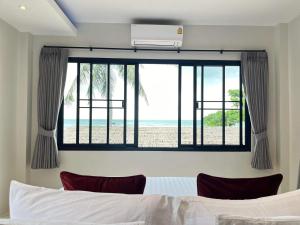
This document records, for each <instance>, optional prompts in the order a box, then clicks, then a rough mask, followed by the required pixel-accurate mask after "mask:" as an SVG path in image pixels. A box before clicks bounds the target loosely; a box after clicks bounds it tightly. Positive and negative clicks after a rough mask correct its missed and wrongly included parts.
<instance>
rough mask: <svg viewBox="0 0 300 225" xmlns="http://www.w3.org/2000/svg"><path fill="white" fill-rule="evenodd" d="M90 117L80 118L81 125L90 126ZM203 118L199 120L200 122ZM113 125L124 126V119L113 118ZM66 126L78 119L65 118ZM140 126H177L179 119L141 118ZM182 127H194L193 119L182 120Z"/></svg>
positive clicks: (101, 122) (100, 123)
mask: <svg viewBox="0 0 300 225" xmlns="http://www.w3.org/2000/svg"><path fill="white" fill-rule="evenodd" d="M89 121H90V120H89V119H80V121H79V124H80V126H89ZM200 121H201V120H197V123H199V122H200ZM111 123H112V125H113V126H123V124H124V121H123V120H122V119H115V120H112V122H111ZM126 123H127V126H128V127H130V126H133V125H134V120H127V121H126ZM92 124H93V126H106V124H107V120H106V119H93V120H92ZM64 126H65V127H73V126H76V119H64ZM139 126H142V127H177V126H178V120H139ZM181 126H182V127H192V126H193V120H181Z"/></svg>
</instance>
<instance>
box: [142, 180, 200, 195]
mask: <svg viewBox="0 0 300 225" xmlns="http://www.w3.org/2000/svg"><path fill="white" fill-rule="evenodd" d="M196 179H197V178H196V177H147V180H146V187H145V190H144V195H155V194H158V195H169V196H197V182H196Z"/></svg>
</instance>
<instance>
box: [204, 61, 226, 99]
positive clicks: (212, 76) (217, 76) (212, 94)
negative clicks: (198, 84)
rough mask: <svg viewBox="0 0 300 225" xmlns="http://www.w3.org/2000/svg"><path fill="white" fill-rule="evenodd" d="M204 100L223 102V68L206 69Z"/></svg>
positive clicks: (208, 67)
mask: <svg viewBox="0 0 300 225" xmlns="http://www.w3.org/2000/svg"><path fill="white" fill-rule="evenodd" d="M203 76H204V87H203V89H204V94H203V95H204V96H203V98H204V100H205V101H222V100H223V69H222V67H214V66H205V67H204V74H203Z"/></svg>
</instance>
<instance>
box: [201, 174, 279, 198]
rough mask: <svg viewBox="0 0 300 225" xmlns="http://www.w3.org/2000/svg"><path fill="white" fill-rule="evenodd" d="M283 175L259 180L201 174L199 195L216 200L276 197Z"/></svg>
mask: <svg viewBox="0 0 300 225" xmlns="http://www.w3.org/2000/svg"><path fill="white" fill-rule="evenodd" d="M282 178H283V177H282V175H281V174H275V175H272V176H267V177H258V178H221V177H214V176H210V175H207V174H203V173H200V174H199V175H198V177H197V188H198V195H199V196H203V197H207V198H216V199H232V200H233V199H235V200H242V199H254V198H260V197H265V196H270V195H276V194H277V191H278V188H279V185H280V183H281V181H282Z"/></svg>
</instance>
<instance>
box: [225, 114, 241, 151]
mask: <svg viewBox="0 0 300 225" xmlns="http://www.w3.org/2000/svg"><path fill="white" fill-rule="evenodd" d="M225 144H226V145H239V144H240V111H239V110H226V111H225Z"/></svg>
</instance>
